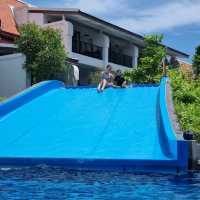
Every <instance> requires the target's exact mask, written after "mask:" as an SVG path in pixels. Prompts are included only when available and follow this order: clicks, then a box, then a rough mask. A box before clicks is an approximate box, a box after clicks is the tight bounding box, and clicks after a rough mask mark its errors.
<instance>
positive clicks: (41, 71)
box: [16, 23, 66, 83]
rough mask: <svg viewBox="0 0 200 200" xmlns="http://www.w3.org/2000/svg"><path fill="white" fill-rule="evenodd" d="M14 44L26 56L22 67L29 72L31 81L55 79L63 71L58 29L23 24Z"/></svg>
mask: <svg viewBox="0 0 200 200" xmlns="http://www.w3.org/2000/svg"><path fill="white" fill-rule="evenodd" d="M16 44H17V46H18V51H19V52H21V53H23V54H25V56H26V61H25V65H24V67H25V69H26V70H27V72H29V73H31V77H32V83H37V82H40V81H43V80H48V79H56V78H57V74H58V73H60V72H62V71H64V69H65V64H64V63H65V58H66V54H65V49H64V46H63V44H62V41H61V35H60V32H59V31H58V30H55V29H53V28H45V29H44V28H41V27H39V26H38V25H36V24H34V23H28V24H24V25H23V26H22V27H20V37H19V38H18V39H17V40H16Z"/></svg>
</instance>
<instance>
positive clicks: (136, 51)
mask: <svg viewBox="0 0 200 200" xmlns="http://www.w3.org/2000/svg"><path fill="white" fill-rule="evenodd" d="M138 57H139V49H138V47H137V46H135V45H134V46H133V55H132V66H133V67H134V68H137V65H138Z"/></svg>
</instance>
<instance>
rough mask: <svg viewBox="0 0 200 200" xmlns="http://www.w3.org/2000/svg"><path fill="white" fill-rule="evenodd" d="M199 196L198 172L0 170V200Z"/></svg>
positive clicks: (55, 169) (57, 169)
mask: <svg viewBox="0 0 200 200" xmlns="http://www.w3.org/2000/svg"><path fill="white" fill-rule="evenodd" d="M7 199H14V200H25V199H26V200H29V199H31V200H36V199H37V200H38V199H48V200H51V199H56V200H65V199H98V200H99V199H122V200H123V199H134V200H139V199H148V200H149V199H162V200H165V199H166V200H168V199H170V200H172V199H182V200H185V199H188V200H191V199H200V173H188V174H184V175H176V174H174V175H172V174H171V175H169V174H154V173H149V174H143V173H119V172H89V171H85V172H80V171H69V170H66V169H64V168H57V167H47V166H37V167H27V168H1V169H0V200H7Z"/></svg>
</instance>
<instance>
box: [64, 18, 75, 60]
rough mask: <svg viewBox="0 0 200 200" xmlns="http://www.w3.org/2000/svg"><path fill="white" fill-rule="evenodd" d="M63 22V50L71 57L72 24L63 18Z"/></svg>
mask: <svg viewBox="0 0 200 200" xmlns="http://www.w3.org/2000/svg"><path fill="white" fill-rule="evenodd" d="M63 23H64V33H63V43H64V47H65V51H66V52H67V54H68V56H69V57H71V54H72V37H73V33H74V30H73V24H72V23H71V22H69V21H65V20H63Z"/></svg>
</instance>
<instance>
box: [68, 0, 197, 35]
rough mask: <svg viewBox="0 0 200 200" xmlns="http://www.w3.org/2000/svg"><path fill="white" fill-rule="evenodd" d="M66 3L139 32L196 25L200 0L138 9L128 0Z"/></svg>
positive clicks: (170, 2) (82, 0) (184, 0)
mask: <svg viewBox="0 0 200 200" xmlns="http://www.w3.org/2000/svg"><path fill="white" fill-rule="evenodd" d="M149 2H150V1H149ZM66 6H68V7H77V8H79V9H81V10H83V11H86V12H89V13H91V14H94V15H97V16H98V17H102V18H104V19H105V18H106V19H107V20H109V21H111V22H113V23H114V24H117V25H119V26H122V27H124V28H127V29H129V30H132V31H135V32H140V33H149V32H155V31H163V30H170V29H172V28H175V27H180V26H183V25H190V24H200V0H179V1H176V0H173V1H167V3H164V4H160V5H159V4H158V5H157V6H156V7H155V6H154V7H149V6H148V7H146V8H145V6H144V7H143V8H142V5H141V7H140V8H138V7H137V9H136V7H135V6H133V4H132V3H131V1H128V0H118V1H117V0H116V1H115V0H76V1H75V3H74V1H73V0H70V1H69V0H68V1H67V3H66ZM141 8H142V9H141Z"/></svg>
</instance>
